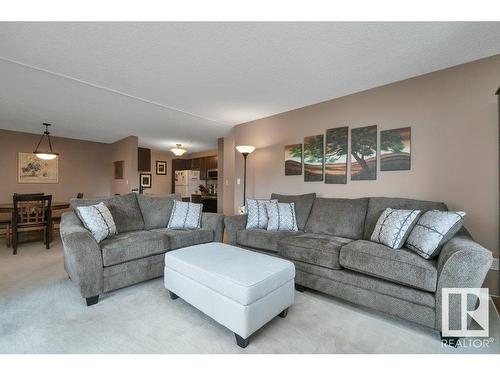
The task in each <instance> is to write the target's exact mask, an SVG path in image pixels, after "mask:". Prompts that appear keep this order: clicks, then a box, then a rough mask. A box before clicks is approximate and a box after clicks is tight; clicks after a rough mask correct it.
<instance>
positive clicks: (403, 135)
mask: <svg viewBox="0 0 500 375" xmlns="http://www.w3.org/2000/svg"><path fill="white" fill-rule="evenodd" d="M410 169H411V128H400V129H391V130H383V131H381V132H380V170H381V171H409V170H410Z"/></svg>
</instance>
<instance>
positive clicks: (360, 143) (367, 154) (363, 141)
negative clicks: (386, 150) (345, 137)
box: [351, 125, 377, 181]
mask: <svg viewBox="0 0 500 375" xmlns="http://www.w3.org/2000/svg"><path fill="white" fill-rule="evenodd" d="M376 179H377V125H373V126H366V127H364V128H357V129H351V180H354V181H359V180H376Z"/></svg>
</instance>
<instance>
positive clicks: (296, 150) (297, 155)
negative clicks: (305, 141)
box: [285, 143, 302, 176]
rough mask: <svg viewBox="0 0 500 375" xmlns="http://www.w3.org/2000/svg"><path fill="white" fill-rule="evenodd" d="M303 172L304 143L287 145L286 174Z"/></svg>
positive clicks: (291, 174)
mask: <svg viewBox="0 0 500 375" xmlns="http://www.w3.org/2000/svg"><path fill="white" fill-rule="evenodd" d="M301 174H302V144H301V143H299V144H296V145H286V146H285V176H297V175H301Z"/></svg>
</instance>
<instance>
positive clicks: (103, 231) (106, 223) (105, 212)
mask: <svg viewBox="0 0 500 375" xmlns="http://www.w3.org/2000/svg"><path fill="white" fill-rule="evenodd" d="M75 211H76V214H77V216H78V217H79V218H80V220H81V221H82V223H83V225H84V226H85V228H87V229H88V230H89V231H90V233H92V236H94V238H95V239H96V241H97V242H101V241H102V240H104V239H105V238H109V237H113V236H114V235H115V234H116V233H117V231H116V225H115V221H114V220H113V216H112V215H111V212H110V211H109V209H108V207H106V205H105V204H104V203H102V202H101V203H98V204H95V205H92V206H80V207H76V208H75Z"/></svg>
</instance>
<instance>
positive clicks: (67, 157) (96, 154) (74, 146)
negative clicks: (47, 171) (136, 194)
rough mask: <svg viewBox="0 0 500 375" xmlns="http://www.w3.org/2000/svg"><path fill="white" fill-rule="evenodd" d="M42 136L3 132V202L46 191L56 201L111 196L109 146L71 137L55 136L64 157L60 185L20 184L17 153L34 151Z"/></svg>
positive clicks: (0, 133) (0, 195)
mask: <svg viewBox="0 0 500 375" xmlns="http://www.w3.org/2000/svg"><path fill="white" fill-rule="evenodd" d="M40 129H41V128H40ZM40 135H41V134H30V133H22V132H15V131H9V130H0V202H1V203H7V202H10V201H11V200H12V194H13V193H33V192H44V193H47V194H52V196H53V200H54V201H67V200H68V199H70V198H73V197H75V196H76V194H77V193H79V192H82V193H84V194H85V196H88V197H102V196H108V195H110V191H111V190H110V189H111V178H112V165H111V164H110V162H109V160H110V156H111V153H110V147H109V145H108V144H105V143H98V142H88V141H81V140H76V139H70V138H60V137H51V139H52V145H53V148H54V151H56V152H58V153H59V154H60V156H59V183H57V184H20V183H18V182H17V153H18V152H33V150H34V148H35V147H36V144H37V143H38V141H39V139H40Z"/></svg>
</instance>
